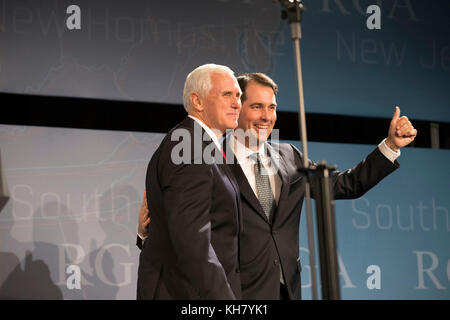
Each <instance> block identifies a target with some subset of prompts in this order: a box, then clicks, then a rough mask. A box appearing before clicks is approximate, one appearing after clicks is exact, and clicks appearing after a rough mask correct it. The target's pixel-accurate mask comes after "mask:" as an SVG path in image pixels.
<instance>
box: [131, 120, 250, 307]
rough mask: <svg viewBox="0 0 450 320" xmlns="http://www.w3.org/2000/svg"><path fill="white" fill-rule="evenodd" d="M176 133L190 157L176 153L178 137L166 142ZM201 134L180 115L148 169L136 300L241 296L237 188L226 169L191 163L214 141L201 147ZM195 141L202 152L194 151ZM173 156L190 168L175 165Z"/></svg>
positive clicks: (183, 151)
mask: <svg viewBox="0 0 450 320" xmlns="http://www.w3.org/2000/svg"><path fill="white" fill-rule="evenodd" d="M194 128H196V129H195V130H194ZM175 129H178V131H177V132H178V133H180V132H181V133H186V134H187V135H188V136H189V137H190V147H191V151H192V152H190V153H186V152H187V150H186V149H184V150H182V151H180V148H179V143H180V141H181V140H180V141H178V140H176V141H172V133H173V132H174V130H175ZM183 130H184V131H183ZM199 132H200V135H199V134H198V133H199ZM203 134H204V130H203V129H202V128H201V126H199V124H198V123H196V122H195V121H194V120H192V119H191V118H189V117H187V118H185V119H184V120H183V121H182V122H181V123H180V124H179V125H177V126H176V127H175V128H173V129H172V130H171V131H170V132H169V133H168V134H167V136H166V137H165V138H164V140H163V141H162V143H161V145H160V146H159V148H158V149H157V150H156V152H155V153H154V155H153V157H152V159H151V161H150V163H149V165H148V169H147V177H146V190H147V203H148V208H149V214H150V219H151V223H150V226H149V234H150V236H149V238H148V239H147V240H146V241H145V242H144V245H143V248H142V251H141V254H140V257H139V269H138V287H137V298H138V299H226V300H228V299H241V282H240V277H239V252H238V248H239V243H238V242H239V234H240V232H241V227H242V222H241V219H242V218H241V214H240V198H239V188H238V186H237V183H236V181H235V179H234V176H233V175H232V173H231V171H230V168H229V167H227V166H226V164H217V163H215V162H214V163H211V164H207V163H205V162H204V161H201V162H202V163H201V164H193V163H194V161H195V160H196V159H197V160H201V159H199V158H201V155H202V154H203V151H204V150H205V149H206V148H207V147H208V145H209V146H210V143H213V142H211V141H209V142H201V141H202V136H203ZM185 138H186V136H185ZM194 140H195V141H194ZM185 142H186V141H185ZM199 142H200V144H198V145H200V146H201V147H200V151H201V152H200V153H197V154H195V152H194V148H196V146H195V144H196V143H199ZM177 145H178V146H177ZM188 145H189V143H188ZM198 145H197V146H198ZM208 148H209V150H211V149H210V147H208ZM213 149H214V148H213ZM215 151H216V152H220V151H219V150H217V148H215ZM172 153H174V154H175V155H176V154H178V155H182V156H183V157H185V159H188V160H190V161H191V164H186V163H181V164H176V163H174V161H173V160H172V158H171V157H172ZM219 154H220V153H219ZM186 156H187V158H186ZM196 157H197V158H196ZM220 157H222V155H221V154H220Z"/></svg>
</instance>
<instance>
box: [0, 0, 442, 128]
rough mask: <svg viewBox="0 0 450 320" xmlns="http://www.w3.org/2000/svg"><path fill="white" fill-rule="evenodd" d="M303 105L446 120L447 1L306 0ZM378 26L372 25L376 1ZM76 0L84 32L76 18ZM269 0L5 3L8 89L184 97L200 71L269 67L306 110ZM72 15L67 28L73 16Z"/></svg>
mask: <svg viewBox="0 0 450 320" xmlns="http://www.w3.org/2000/svg"><path fill="white" fill-rule="evenodd" d="M304 4H305V7H306V8H307V11H306V12H305V13H304V21H303V24H302V26H303V27H302V29H303V39H302V41H301V52H302V58H303V61H302V62H303V72H304V75H303V76H304V89H305V103H306V110H307V111H308V112H312V113H331V114H345V115H359V116H372V117H386V118H388V117H390V116H391V115H392V113H393V110H394V106H395V105H399V106H400V107H401V108H402V110H403V111H404V112H405V113H406V114H408V116H409V117H410V118H412V119H417V120H435V121H446V122H449V121H450V108H449V107H448V106H449V103H448V101H450V90H448V88H449V87H450V39H449V37H448V35H449V34H450V20H449V19H448V16H449V15H450V2H449V1H423V0H359V1H356V0H352V1H350V0H304ZM374 4H376V5H379V6H380V8H381V11H380V12H381V16H380V27H381V29H379V30H377V29H375V30H369V29H368V28H367V25H366V22H367V19H368V18H369V15H368V14H367V13H366V10H367V8H368V7H369V6H370V5H374ZM70 5H78V8H79V10H80V11H79V13H80V16H79V17H80V20H79V22H80V23H79V27H80V29H73V30H71V29H69V28H68V25H69V26H72V25H73V24H74V21H75V20H74V19H75V18H74V16H73V14H74V12H75V11H71V10H69V13H67V8H68V7H69V6H70ZM280 16H281V7H280V6H279V4H278V3H277V1H271V0H264V1H262V0H258V1H256V0H193V1H176V2H173V1H166V0H159V1H158V0H156V1H155V0H126V1H125V0H122V1H110V0H96V1H90V0H76V1H72V0H70V1H69V0H39V1H36V0H0V48H1V50H0V91H2V92H17V93H30V94H43V95H58V96H75V97H91V98H101V99H113V100H115V99H121V100H137V101H150V102H165V103H173V104H181V101H182V99H181V96H182V88H183V82H184V79H185V78H186V75H187V74H188V73H189V72H190V71H192V70H193V69H194V68H195V67H197V66H199V65H201V64H204V63H209V62H214V63H219V64H225V65H228V66H230V67H231V68H232V69H233V70H234V71H236V72H237V73H241V72H255V71H258V72H265V73H267V74H269V75H270V76H272V77H273V78H274V79H275V80H276V81H277V82H278V84H279V85H280V95H279V98H278V104H279V109H280V110H283V111H297V110H298V96H297V89H296V75H295V68H294V59H293V45H292V41H291V35H290V30H289V26H288V24H287V22H286V21H282V20H281V19H280ZM67 22H68V23H69V24H67Z"/></svg>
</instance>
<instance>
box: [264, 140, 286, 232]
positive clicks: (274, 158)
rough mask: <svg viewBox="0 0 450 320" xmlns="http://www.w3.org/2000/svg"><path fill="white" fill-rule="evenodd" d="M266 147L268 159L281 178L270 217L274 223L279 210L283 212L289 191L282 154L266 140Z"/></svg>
mask: <svg viewBox="0 0 450 320" xmlns="http://www.w3.org/2000/svg"><path fill="white" fill-rule="evenodd" d="M266 148H267V152H268V155H269V156H270V161H271V163H272V165H273V166H274V167H275V169H276V171H277V174H278V176H279V177H280V179H281V190H280V196H279V198H278V206H277V210H275V212H274V213H273V217H272V223H274V221H275V219H276V218H277V216H278V215H279V213H280V212H283V206H284V205H285V203H286V201H284V199H286V197H287V195H288V193H289V186H290V184H289V182H290V180H289V175H288V171H287V166H286V161H285V159H284V157H283V156H282V155H280V153H279V152H278V150H276V149H275V148H274V147H272V146H271V145H270V144H269V143H267V142H266Z"/></svg>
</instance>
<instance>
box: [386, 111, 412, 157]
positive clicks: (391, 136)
mask: <svg viewBox="0 0 450 320" xmlns="http://www.w3.org/2000/svg"><path fill="white" fill-rule="evenodd" d="M416 136H417V130H416V129H414V127H413V125H412V124H411V122H410V121H409V120H408V117H405V116H402V117H400V108H399V107H395V113H394V116H393V117H392V120H391V124H390V126H389V132H388V137H387V139H386V144H387V145H388V147H389V148H391V149H392V150H394V151H398V150H400V148H403V147H404V146H407V145H408V144H410V143H411V142H413V141H414V139H415V138H416Z"/></svg>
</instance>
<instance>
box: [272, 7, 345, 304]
mask: <svg viewBox="0 0 450 320" xmlns="http://www.w3.org/2000/svg"><path fill="white" fill-rule="evenodd" d="M279 2H280V4H281V5H282V6H283V7H284V8H285V10H283V11H282V18H283V19H288V22H289V24H290V27H291V36H292V41H293V42H294V54H295V56H294V58H295V62H296V70H297V84H298V95H299V102H300V104H299V129H300V137H301V143H302V152H303V166H304V168H302V169H301V171H302V172H303V173H304V174H305V176H306V178H307V179H306V183H305V204H306V221H307V229H308V250H309V265H310V275H311V289H312V299H313V300H317V280H316V264H315V248H314V227H313V218H312V210H311V189H310V182H311V181H312V180H314V181H315V183H314V195H315V199H316V200H317V201H316V204H317V205H316V214H317V215H316V217H317V229H318V239H319V256H320V271H321V280H322V297H323V299H327V300H328V299H333V300H338V299H340V288H339V278H338V265H337V245H336V232H335V223H334V206H333V202H334V200H333V194H332V192H331V190H330V180H329V175H330V172H331V171H333V170H334V169H335V167H333V166H328V165H327V164H326V163H325V162H322V163H320V164H319V165H318V166H310V165H309V160H308V159H309V157H308V144H307V136H306V117H305V102H304V96H303V77H302V65H301V56H300V39H301V37H302V34H301V26H300V23H301V21H302V14H303V10H304V8H303V4H302V0H279Z"/></svg>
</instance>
